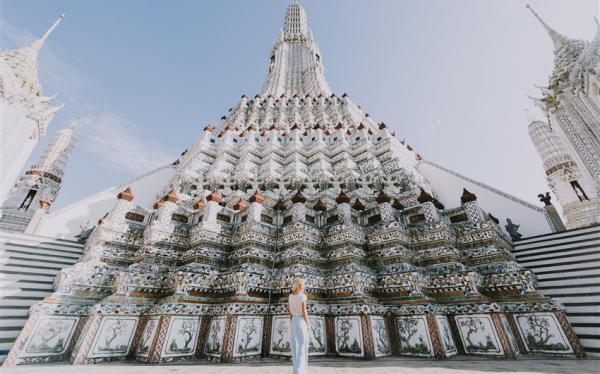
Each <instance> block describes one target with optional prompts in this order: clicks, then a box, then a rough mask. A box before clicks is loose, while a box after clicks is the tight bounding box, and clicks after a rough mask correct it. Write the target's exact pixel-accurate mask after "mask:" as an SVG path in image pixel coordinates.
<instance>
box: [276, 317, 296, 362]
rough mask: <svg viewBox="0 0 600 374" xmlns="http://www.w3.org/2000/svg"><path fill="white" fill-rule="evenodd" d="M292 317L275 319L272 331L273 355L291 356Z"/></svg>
mask: <svg viewBox="0 0 600 374" xmlns="http://www.w3.org/2000/svg"><path fill="white" fill-rule="evenodd" d="M290 324H291V322H290V317H289V316H275V317H273V330H272V331H271V354H276V355H282V356H291V355H292V348H291V337H290V328H291V326H290Z"/></svg>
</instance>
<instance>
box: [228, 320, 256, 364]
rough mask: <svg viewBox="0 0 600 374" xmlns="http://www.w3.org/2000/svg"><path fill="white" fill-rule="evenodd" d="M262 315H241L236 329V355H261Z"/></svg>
mask: <svg viewBox="0 0 600 374" xmlns="http://www.w3.org/2000/svg"><path fill="white" fill-rule="evenodd" d="M262 330H263V320H262V317H255V316H240V317H239V318H238V321H237V326H236V329H235V347H234V354H233V355H234V356H236V357H240V356H252V355H259V354H260V351H261V348H262Z"/></svg>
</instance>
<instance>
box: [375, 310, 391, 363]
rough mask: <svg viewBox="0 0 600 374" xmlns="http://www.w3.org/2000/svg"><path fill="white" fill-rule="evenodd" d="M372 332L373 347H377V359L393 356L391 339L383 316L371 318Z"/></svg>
mask: <svg viewBox="0 0 600 374" xmlns="http://www.w3.org/2000/svg"><path fill="white" fill-rule="evenodd" d="M369 319H370V321H371V331H372V332H373V346H374V347H375V357H382V356H389V355H390V354H392V351H391V349H390V339H389V337H388V333H387V328H386V326H385V320H384V319H383V317H382V316H370V317H369Z"/></svg>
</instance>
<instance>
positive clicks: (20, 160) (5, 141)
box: [0, 15, 64, 203]
mask: <svg viewBox="0 0 600 374" xmlns="http://www.w3.org/2000/svg"><path fill="white" fill-rule="evenodd" d="M63 18H64V15H61V16H60V17H59V18H58V19H57V20H56V22H54V24H53V25H52V26H51V27H50V29H48V31H46V32H45V33H44V35H42V36H41V37H39V38H38V39H36V40H35V41H34V42H33V43H31V44H29V45H28V46H26V47H24V48H20V49H16V50H11V51H1V52H0V176H1V178H0V203H2V202H4V201H5V199H6V197H7V195H8V193H9V191H10V189H11V187H12V186H13V184H14V183H15V181H16V180H17V178H18V177H19V174H20V173H21V170H22V169H23V166H24V165H25V162H27V159H28V158H29V155H30V154H31V152H32V151H33V148H34V147H35V146H36V144H37V143H38V142H39V141H40V139H42V138H43V137H44V136H45V135H46V128H47V127H48V124H49V123H50V121H51V120H52V118H53V117H54V114H55V113H56V112H57V111H58V110H59V109H60V107H51V106H50V105H49V104H48V103H49V101H50V100H51V99H52V97H46V96H44V94H43V92H42V87H41V85H40V83H39V80H38V71H37V68H38V53H39V51H40V49H41V48H42V46H43V45H44V43H45V41H46V39H47V38H48V35H50V33H51V32H52V30H54V28H56V26H58V24H59V23H60V21H61V20H62V19H63Z"/></svg>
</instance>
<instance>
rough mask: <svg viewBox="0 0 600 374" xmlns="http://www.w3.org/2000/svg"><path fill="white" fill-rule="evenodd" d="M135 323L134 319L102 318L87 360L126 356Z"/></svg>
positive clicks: (135, 319) (136, 320)
mask: <svg viewBox="0 0 600 374" xmlns="http://www.w3.org/2000/svg"><path fill="white" fill-rule="evenodd" d="M137 322H138V319H137V318H136V317H112V316H111V317H104V318H103V319H102V323H101V324H100V328H99V329H98V333H97V334H96V338H95V339H94V342H93V343H92V349H91V351H90V353H89V354H88V358H95V357H114V356H127V353H128V352H129V347H130V346H131V341H132V340H133V333H134V332H135V327H136V326H137Z"/></svg>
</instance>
